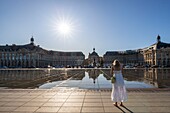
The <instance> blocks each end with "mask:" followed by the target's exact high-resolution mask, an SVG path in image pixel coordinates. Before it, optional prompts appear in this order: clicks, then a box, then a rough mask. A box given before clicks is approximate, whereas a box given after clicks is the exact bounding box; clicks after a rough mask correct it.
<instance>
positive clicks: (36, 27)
mask: <svg viewBox="0 0 170 113" xmlns="http://www.w3.org/2000/svg"><path fill="white" fill-rule="evenodd" d="M61 16H62V17H64V18H67V19H69V20H70V21H71V22H72V23H73V25H74V28H75V30H76V31H74V32H73V35H72V36H71V37H70V38H62V37H61V36H59V35H58V33H57V32H56V31H55V30H54V27H55V24H54V23H55V21H56V19H57V18H59V17H61ZM158 34H160V36H161V41H163V42H167V43H170V0H0V44H1V45H5V44H20V45H21V44H27V43H29V42H30V38H31V36H32V35H33V36H34V38H35V43H36V44H37V45H40V46H41V47H43V48H45V49H49V50H57V51H60V50H61V51H82V52H83V53H84V54H85V55H86V57H87V55H88V53H89V52H92V49H93V47H95V48H96V52H97V53H98V54H99V55H100V56H103V54H104V53H105V52H106V51H117V50H121V51H124V50H129V49H139V48H144V47H147V46H149V45H151V44H153V43H155V42H156V37H157V35H158Z"/></svg>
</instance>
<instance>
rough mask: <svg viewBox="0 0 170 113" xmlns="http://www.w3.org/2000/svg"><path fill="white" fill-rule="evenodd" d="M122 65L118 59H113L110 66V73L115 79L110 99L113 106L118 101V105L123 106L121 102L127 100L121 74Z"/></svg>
mask: <svg viewBox="0 0 170 113" xmlns="http://www.w3.org/2000/svg"><path fill="white" fill-rule="evenodd" d="M122 67H123V66H122V65H121V64H120V62H119V61H118V60H114V62H113V66H112V68H111V74H112V76H114V77H115V79H116V81H115V83H113V84H112V93H111V100H112V101H113V102H114V105H115V106H118V105H117V103H118V102H120V106H123V102H125V101H127V93H126V88H125V84H124V79H123V75H122Z"/></svg>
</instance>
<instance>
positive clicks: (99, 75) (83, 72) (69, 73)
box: [0, 69, 170, 88]
mask: <svg viewBox="0 0 170 113" xmlns="http://www.w3.org/2000/svg"><path fill="white" fill-rule="evenodd" d="M123 75H124V79H125V80H126V81H128V82H131V81H137V82H142V83H146V84H151V85H154V86H155V87H157V88H164V87H170V69H124V70H123ZM111 76H112V75H111V74H110V70H109V69H102V70H101V69H21V70H16V69H10V70H6V69H2V70H0V87H7V88H39V86H41V85H43V84H45V83H49V82H56V81H63V80H69V81H68V82H67V83H65V84H63V86H68V87H71V86H72V85H73V84H74V85H75V86H76V87H79V86H80V87H83V88H85V87H86V86H87V85H90V84H91V85H95V87H103V88H104V87H107V88H111V83H110V77H111ZM131 86H132V87H133V86H134V84H133V83H132V84H131ZM89 87H93V86H89Z"/></svg>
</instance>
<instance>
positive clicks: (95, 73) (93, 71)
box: [86, 69, 101, 84]
mask: <svg viewBox="0 0 170 113" xmlns="http://www.w3.org/2000/svg"><path fill="white" fill-rule="evenodd" d="M86 72H87V73H88V75H89V79H90V78H92V79H93V83H94V84H95V83H96V79H97V78H98V76H99V75H100V74H101V71H100V70H99V69H88V70H86Z"/></svg>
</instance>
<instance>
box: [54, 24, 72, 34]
mask: <svg viewBox="0 0 170 113" xmlns="http://www.w3.org/2000/svg"><path fill="white" fill-rule="evenodd" d="M57 29H58V31H59V33H61V34H62V35H70V33H71V32H72V26H71V25H70V24H69V23H66V22H61V23H59V25H58V26H57Z"/></svg>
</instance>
